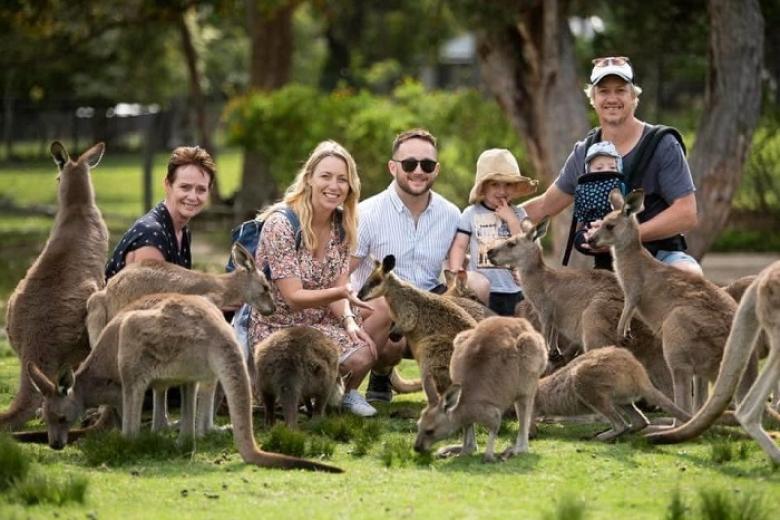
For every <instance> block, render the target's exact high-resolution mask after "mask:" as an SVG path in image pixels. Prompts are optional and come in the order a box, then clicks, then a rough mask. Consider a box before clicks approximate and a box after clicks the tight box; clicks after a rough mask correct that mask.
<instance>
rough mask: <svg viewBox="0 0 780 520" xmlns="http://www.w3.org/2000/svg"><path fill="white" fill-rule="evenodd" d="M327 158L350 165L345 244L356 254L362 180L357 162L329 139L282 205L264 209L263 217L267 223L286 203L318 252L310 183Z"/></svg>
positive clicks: (319, 147)
mask: <svg viewBox="0 0 780 520" xmlns="http://www.w3.org/2000/svg"><path fill="white" fill-rule="evenodd" d="M326 157H338V158H339V159H341V160H342V161H344V163H345V164H346V165H347V181H348V183H349V192H348V193H347V198H346V199H345V200H344V203H343V204H342V215H341V225H342V226H343V228H344V241H345V242H346V244H347V250H348V251H350V252H352V251H354V250H355V248H356V247H357V204H358V200H359V199H360V177H358V171H357V165H356V164H355V159H353V158H352V155H350V153H349V152H348V151H347V150H346V149H345V148H344V147H343V146H341V145H340V144H339V143H337V142H336V141H331V140H328V141H322V142H321V143H320V144H318V145H317V147H316V148H314V151H313V152H312V153H311V154H310V155H309V158H308V159H306V162H305V163H304V164H303V167H302V168H301V169H300V170H299V171H298V174H297V175H296V176H295V180H294V181H293V183H292V184H291V185H290V186H289V187H288V188H287V191H285V193H284V196H283V197H282V201H281V203H277V204H274V205H272V206H271V207H269V208H266V209H265V210H263V211H262V212H261V214H260V217H259V218H260V219H261V220H265V219H266V218H268V216H269V215H270V214H271V213H272V212H273V211H274V210H275V209H276V208H277V207H278V206H279V205H280V204H286V205H287V206H289V207H291V208H292V209H293V211H295V214H296V215H298V219H299V220H300V222H301V233H302V235H303V245H304V246H305V247H306V249H308V250H309V251H314V250H316V249H317V247H318V246H319V243H318V242H317V237H316V236H315V234H314V230H313V229H312V224H311V222H312V204H311V185H310V184H309V180H310V179H311V177H312V175H313V174H314V169H315V168H316V167H317V165H318V164H319V163H320V161H322V160H323V159H325V158H326Z"/></svg>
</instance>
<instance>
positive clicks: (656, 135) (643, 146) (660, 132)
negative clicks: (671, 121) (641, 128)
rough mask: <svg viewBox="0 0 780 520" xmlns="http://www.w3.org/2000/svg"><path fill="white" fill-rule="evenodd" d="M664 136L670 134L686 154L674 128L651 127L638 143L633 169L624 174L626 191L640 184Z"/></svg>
mask: <svg viewBox="0 0 780 520" xmlns="http://www.w3.org/2000/svg"><path fill="white" fill-rule="evenodd" d="M666 134H671V135H673V136H674V138H675V139H677V141H678V142H679V143H680V146H681V147H682V151H683V155H685V154H686V153H687V151H686V148H685V143H684V142H683V138H682V135H681V134H680V132H679V131H678V130H677V129H676V128H673V127H671V126H666V125H653V126H651V127H650V130H649V131H648V132H647V135H645V136H644V138H643V139H642V141H641V142H640V143H639V149H638V150H637V152H636V153H637V156H636V159H635V162H634V167H633V168H631V171H629V172H626V186H627V188H628V189H634V188H637V187H639V185H640V184H641V183H642V177H643V176H644V174H645V170H646V169H647V166H648V164H650V159H651V158H652V157H653V154H654V153H655V149H656V148H658V144H659V143H660V142H661V139H663V138H664V136H665V135H666Z"/></svg>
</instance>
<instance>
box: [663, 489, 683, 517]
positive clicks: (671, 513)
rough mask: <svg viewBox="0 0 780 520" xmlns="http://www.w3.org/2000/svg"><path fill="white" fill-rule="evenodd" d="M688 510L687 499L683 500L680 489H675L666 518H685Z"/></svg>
mask: <svg viewBox="0 0 780 520" xmlns="http://www.w3.org/2000/svg"><path fill="white" fill-rule="evenodd" d="M687 511H688V506H687V505H686V504H685V500H683V497H682V494H681V493H680V489H679V488H678V489H675V490H674V493H672V499H671V500H670V501H669V505H668V506H667V508H666V514H665V515H664V520H685V518H686V515H685V513H686V512H687Z"/></svg>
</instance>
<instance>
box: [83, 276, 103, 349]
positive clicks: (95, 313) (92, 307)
mask: <svg viewBox="0 0 780 520" xmlns="http://www.w3.org/2000/svg"><path fill="white" fill-rule="evenodd" d="M105 302H106V291H105V289H104V290H100V291H95V292H93V293H92V295H91V296H90V297H89V299H87V334H88V335H89V348H90V349H93V348H95V345H97V340H98V337H100V333H101V332H102V331H103V328H104V327H105V326H106V323H108V311H107V310H106V303H105Z"/></svg>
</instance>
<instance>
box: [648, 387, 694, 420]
mask: <svg viewBox="0 0 780 520" xmlns="http://www.w3.org/2000/svg"><path fill="white" fill-rule="evenodd" d="M648 383H650V381H649V379H648ZM642 393H643V395H642V397H644V398H645V399H646V400H647V401H648V402H649V403H651V404H653V405H655V406H657V407H659V408H661V409H662V410H663V411H665V412H666V413H668V414H671V415H672V416H673V417H674V418H675V419H679V420H681V421H690V420H691V414H689V413H688V412H686V411H685V410H683V409H682V408H680V407H679V406H677V405H676V404H674V401H672V400H671V399H669V398H668V397H667V396H666V394H664V393H663V392H661V391H660V390H658V389H657V388H656V387H654V386H653V385H652V383H650V385H649V386H648V387H647V388H646V389H644V391H643V392H642Z"/></svg>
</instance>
